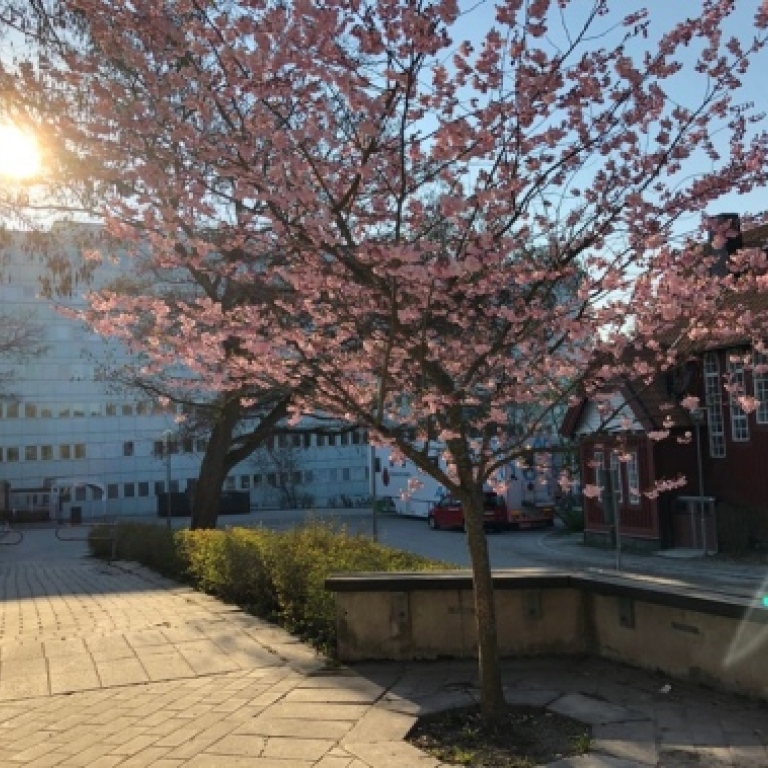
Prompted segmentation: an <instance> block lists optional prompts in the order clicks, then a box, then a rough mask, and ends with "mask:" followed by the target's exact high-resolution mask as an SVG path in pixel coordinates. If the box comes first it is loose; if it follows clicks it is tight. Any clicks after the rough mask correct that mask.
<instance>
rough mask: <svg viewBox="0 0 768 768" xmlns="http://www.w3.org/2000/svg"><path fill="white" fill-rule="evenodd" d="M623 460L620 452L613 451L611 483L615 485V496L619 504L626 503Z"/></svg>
mask: <svg viewBox="0 0 768 768" xmlns="http://www.w3.org/2000/svg"><path fill="white" fill-rule="evenodd" d="M622 479H623V478H622V472H621V461H619V456H618V454H617V453H616V452H615V451H614V452H613V453H611V485H612V486H613V498H614V499H616V503H617V504H623V503H624V483H623V482H622Z"/></svg>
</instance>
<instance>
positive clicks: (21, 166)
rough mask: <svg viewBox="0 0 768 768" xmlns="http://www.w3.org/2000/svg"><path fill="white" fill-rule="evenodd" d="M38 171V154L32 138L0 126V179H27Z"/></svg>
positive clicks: (17, 130) (9, 127)
mask: <svg viewBox="0 0 768 768" xmlns="http://www.w3.org/2000/svg"><path fill="white" fill-rule="evenodd" d="M39 170H40V152H39V150H38V148H37V142H36V141H35V139H34V137H33V136H30V135H29V134H27V133H24V132H22V131H20V130H19V129H18V128H16V127H15V126H12V125H0V177H5V178H11V179H28V178H30V177H31V176H34V175H36V174H37V173H38V171H39Z"/></svg>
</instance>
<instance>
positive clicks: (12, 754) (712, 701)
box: [0, 532, 768, 768]
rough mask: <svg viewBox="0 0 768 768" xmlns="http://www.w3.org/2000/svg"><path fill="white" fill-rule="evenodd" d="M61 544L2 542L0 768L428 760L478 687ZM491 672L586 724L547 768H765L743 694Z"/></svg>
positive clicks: (635, 675)
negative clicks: (587, 738)
mask: <svg viewBox="0 0 768 768" xmlns="http://www.w3.org/2000/svg"><path fill="white" fill-rule="evenodd" d="M45 533H46V532H36V533H35V535H36V536H37V535H39V536H43V535H45ZM48 533H49V534H50V532H48ZM22 546H23V545H22ZM51 546H52V547H56V546H57V545H56V544H52V545H51ZM58 546H60V547H64V548H66V547H67V546H69V545H67V544H60V545H58ZM61 551H62V550H60V549H59V550H53V549H52V551H51V554H50V556H48V557H38V558H36V559H23V558H18V557H17V558H9V557H4V555H6V554H7V553H8V549H7V548H6V549H5V551H0V766H2V767H3V768H5V766H14V767H15V768H22V767H26V766H40V767H41V768H42V767H43V766H83V767H86V766H87V767H88V768H111V767H112V766H121V768H130V767H132V766H138V767H140V768H145V767H152V768H176V767H177V766H190V767H192V768H214V767H218V766H221V768H230V767H231V768H237V767H238V766H249V767H250V768H310V767H311V768H411V767H413V768H439V767H440V766H441V763H440V762H439V761H437V760H435V759H434V758H432V757H429V756H427V755H424V754H423V753H421V752H420V751H418V750H416V749H415V748H414V747H412V746H410V745H409V744H408V743H406V742H405V741H404V738H405V736H406V734H407V733H408V731H409V730H410V728H411V727H412V725H413V723H414V721H415V718H416V716H418V715H419V714H421V713H427V712H431V711H435V710H439V709H443V708H446V707H449V706H456V705H462V704H468V703H471V702H473V701H475V699H476V695H477V686H476V675H475V665H474V663H472V662H467V661H454V662H448V661H445V662H431V663H419V664H382V663H376V664H362V665H355V667H354V668H348V667H343V666H335V665H333V664H330V663H328V662H327V661H326V660H325V659H323V658H321V657H319V656H317V655H316V654H315V652H314V651H313V650H312V649H310V648H308V647H307V646H305V645H304V644H302V643H300V642H297V641H296V639H295V638H293V637H291V636H290V635H289V634H287V633H286V632H284V631H283V630H281V629H279V628H277V627H275V626H273V625H271V624H269V623H266V622H264V621H261V620H259V619H257V618H254V617H251V616H248V615H246V614H244V613H241V612H240V611H239V610H237V609H236V608H234V607H232V606H228V605H225V604H223V603H221V602H219V601H218V600H215V599H214V598H211V597H209V596H206V595H203V594H200V593H196V592H194V591H192V590H190V589H189V588H187V587H183V586H180V585H178V584H175V583H173V582H169V581H167V580H164V579H162V578H160V577H158V576H156V575H155V574H153V573H151V572H149V571H147V570H145V569H143V568H140V567H137V566H135V565H133V564H128V563H118V564H116V565H115V566H109V565H106V564H103V563H100V562H98V561H94V560H90V559H86V558H82V557H80V556H78V557H77V558H75V557H64V556H61V554H60V553H61ZM70 551H72V550H70ZM57 552H58V553H59V556H57V554H56V553H57ZM504 681H505V686H506V692H507V696H508V698H509V700H510V701H512V702H519V703H532V704H537V705H541V706H547V707H549V708H550V709H552V710H553V711H556V712H560V713H563V714H567V715H570V716H572V717H576V718H578V719H581V720H583V721H585V722H588V723H590V724H591V726H592V732H593V744H592V747H593V749H592V751H591V752H590V753H589V754H587V755H584V756H580V757H576V758H569V759H562V760H559V761H557V762H556V763H552V764H550V766H551V768H639V767H643V766H645V767H647V766H661V767H664V768H684V767H686V768H687V767H692V766H713V767H714V768H720V767H721V766H722V767H723V768H725V767H726V766H727V767H728V768H758V767H760V768H765V766H768V749H766V745H767V744H768V708H766V706H765V705H761V704H760V703H757V702H751V701H748V700H745V699H740V698H738V697H734V696H729V695H726V694H720V693H716V692H712V691H708V690H705V689H702V688H697V687H695V686H691V685H684V684H679V683H676V682H673V681H669V680H667V679H665V678H663V677H660V676H657V675H653V674H650V673H647V672H642V671H638V670H633V669H629V668H626V667H623V666H619V665H615V664H611V663H608V662H605V661H601V660H595V659H528V660H515V661H511V662H506V663H505V665H504ZM668 686H671V687H669V688H668Z"/></svg>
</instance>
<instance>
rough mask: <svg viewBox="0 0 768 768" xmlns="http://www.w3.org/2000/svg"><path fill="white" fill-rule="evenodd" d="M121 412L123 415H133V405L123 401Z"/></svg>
mask: <svg viewBox="0 0 768 768" xmlns="http://www.w3.org/2000/svg"><path fill="white" fill-rule="evenodd" d="M121 412H122V414H123V416H133V405H132V404H131V403H123V407H122V409H121Z"/></svg>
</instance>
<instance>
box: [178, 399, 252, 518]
mask: <svg viewBox="0 0 768 768" xmlns="http://www.w3.org/2000/svg"><path fill="white" fill-rule="evenodd" d="M241 410H242V409H241V407H240V402H239V400H238V399H237V398H227V399H226V400H225V401H224V403H223V405H222V409H221V411H220V413H219V417H218V418H217V419H215V421H214V424H213V429H212V430H211V434H210V437H209V439H208V444H207V445H206V448H205V454H204V455H203V461H202V463H201V464H200V474H199V475H198V480H197V487H196V488H195V496H194V500H193V502H192V523H191V525H190V527H191V528H192V530H195V529H199V528H215V527H216V522H217V520H218V517H219V506H220V504H221V488H222V486H223V485H224V480H225V478H226V477H227V474H228V473H229V470H230V469H231V461H230V460H229V457H228V453H229V450H230V447H231V445H232V436H233V434H234V430H235V428H236V426H237V424H238V422H239V421H240V418H241Z"/></svg>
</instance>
